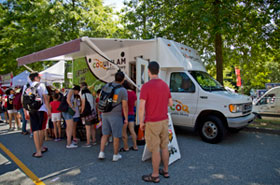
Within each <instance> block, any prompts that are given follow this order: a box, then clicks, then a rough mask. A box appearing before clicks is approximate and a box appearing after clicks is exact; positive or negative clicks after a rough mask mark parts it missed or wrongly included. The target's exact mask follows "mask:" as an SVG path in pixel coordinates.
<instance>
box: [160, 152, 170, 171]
mask: <svg viewBox="0 0 280 185" xmlns="http://www.w3.org/2000/svg"><path fill="white" fill-rule="evenodd" d="M161 155H162V162H163V170H164V171H165V172H168V163H169V152H168V148H166V149H163V150H161Z"/></svg>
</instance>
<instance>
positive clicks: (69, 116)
mask: <svg viewBox="0 0 280 185" xmlns="http://www.w3.org/2000/svg"><path fill="white" fill-rule="evenodd" d="M62 116H63V117H64V119H65V120H69V119H73V116H71V115H70V114H69V113H68V112H62Z"/></svg>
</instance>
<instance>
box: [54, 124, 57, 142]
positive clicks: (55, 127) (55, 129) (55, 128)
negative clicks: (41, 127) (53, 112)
mask: <svg viewBox="0 0 280 185" xmlns="http://www.w3.org/2000/svg"><path fill="white" fill-rule="evenodd" d="M53 127H54V131H53V132H54V138H55V139H57V121H54V122H53Z"/></svg>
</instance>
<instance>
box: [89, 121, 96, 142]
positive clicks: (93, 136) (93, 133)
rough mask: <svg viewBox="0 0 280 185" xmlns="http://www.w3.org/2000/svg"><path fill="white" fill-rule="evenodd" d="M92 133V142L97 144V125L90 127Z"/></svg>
mask: <svg viewBox="0 0 280 185" xmlns="http://www.w3.org/2000/svg"><path fill="white" fill-rule="evenodd" d="M90 132H91V140H92V142H93V143H95V142H96V138H95V134H96V128H95V125H91V126H90Z"/></svg>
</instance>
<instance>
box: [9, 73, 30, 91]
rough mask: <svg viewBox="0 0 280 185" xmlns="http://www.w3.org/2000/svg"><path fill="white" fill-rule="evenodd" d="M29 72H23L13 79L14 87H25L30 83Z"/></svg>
mask: <svg viewBox="0 0 280 185" xmlns="http://www.w3.org/2000/svg"><path fill="white" fill-rule="evenodd" d="M29 74H30V73H29V72H28V71H26V70H25V71H23V72H22V73H20V74H18V75H17V76H15V77H14V78H13V87H16V86H24V85H25V84H27V82H28V81H29Z"/></svg>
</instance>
